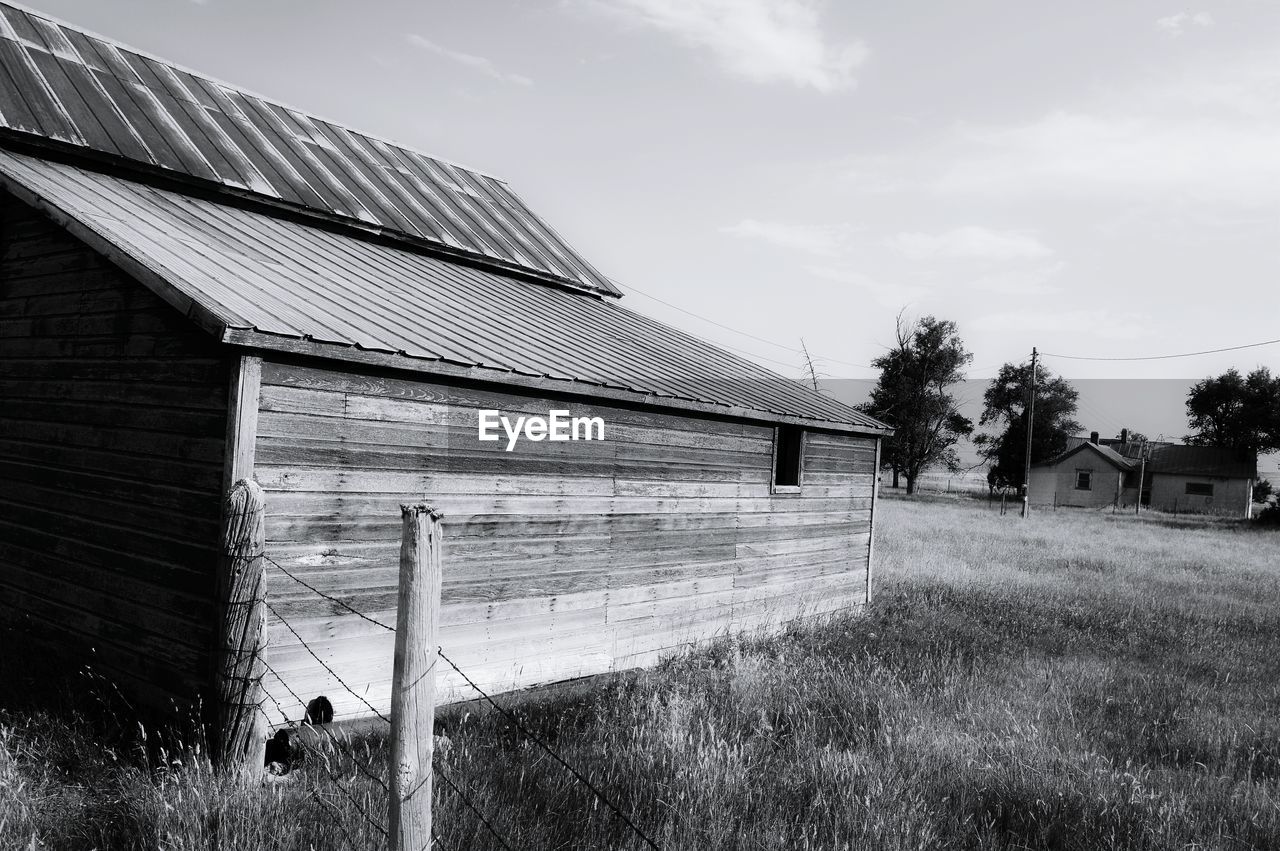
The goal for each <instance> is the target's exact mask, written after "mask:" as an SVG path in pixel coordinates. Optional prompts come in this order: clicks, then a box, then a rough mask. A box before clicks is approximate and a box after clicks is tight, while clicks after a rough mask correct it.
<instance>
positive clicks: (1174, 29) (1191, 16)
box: [1156, 12, 1213, 38]
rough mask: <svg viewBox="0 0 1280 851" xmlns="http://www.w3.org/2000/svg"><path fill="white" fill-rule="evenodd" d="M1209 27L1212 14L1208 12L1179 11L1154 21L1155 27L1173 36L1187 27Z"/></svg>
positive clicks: (1180, 33)
mask: <svg viewBox="0 0 1280 851" xmlns="http://www.w3.org/2000/svg"><path fill="white" fill-rule="evenodd" d="M1191 26H1195V27H1211V26H1213V15H1210V14H1209V13H1208V12H1179V13H1178V14H1176V15H1169V16H1168V17H1167V18H1160V19H1159V20H1157V21H1156V28H1157V29H1159V30H1161V31H1163V32H1166V33H1168V34H1169V35H1171V36H1174V37H1175V38H1176V37H1177V36H1180V35H1182V33H1183V31H1184V30H1186V28H1187V27H1191Z"/></svg>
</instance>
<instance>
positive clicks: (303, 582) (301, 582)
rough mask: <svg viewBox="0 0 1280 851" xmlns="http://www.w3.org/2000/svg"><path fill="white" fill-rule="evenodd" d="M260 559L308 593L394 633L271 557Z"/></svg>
mask: <svg viewBox="0 0 1280 851" xmlns="http://www.w3.org/2000/svg"><path fill="white" fill-rule="evenodd" d="M262 557H263V558H264V559H266V561H267V563H268V564H271V565H274V566H275V567H277V568H278V569H279V570H280V572H281V573H283V574H284V575H285V576H287V577H289V578H290V579H292V580H293V581H294V582H296V583H298V584H299V585H301V586H302V587H303V588H306V589H307V590H308V591H310V592H311V593H312V594H315V595H316V596H318V597H323V598H324V599H326V600H328V601H329V602H331V603H337V604H338V605H339V606H341V607H342V608H344V609H346V610H347V611H348V612H351V614H353V615H355V616H356V617H358V618H361V619H363V620H366V621H368V622H369V623H371V624H373V625H374V626H377V627H381V628H383V629H385V630H386V631H387V632H395V631H396V628H395V627H394V626H387V625H386V624H385V623H383V622H382V621H380V620H377V619H376V618H371V617H369V616H368V615H366V614H365V613H364V612H362V611H360V610H359V609H356V608H354V607H352V605H351V604H350V603H348V602H346V601H345V600H341V599H339V598H337V597H334V596H333V595H332V594H326V593H324V592H323V591H321V590H320V589H319V588H316V587H315V586H314V585H311V584H309V583H308V582H307V581H306V580H305V579H302V578H300V577H298V576H295V575H294V574H293V572H292V571H290V570H289V569H288V568H286V567H285V566H284V565H282V564H280V562H278V561H276V560H275V559H273V558H271V556H268V555H265V554H264V555H263V556H262Z"/></svg>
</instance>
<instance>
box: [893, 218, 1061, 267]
mask: <svg viewBox="0 0 1280 851" xmlns="http://www.w3.org/2000/svg"><path fill="white" fill-rule="evenodd" d="M889 247H890V248H892V249H893V250H894V251H896V252H898V253H899V254H901V255H903V256H904V257H907V258H909V259H911V260H931V259H934V258H939V259H974V260H1041V259H1044V258H1046V257H1050V256H1052V255H1053V250H1052V249H1050V248H1049V247H1048V246H1046V245H1045V244H1044V243H1042V242H1041V241H1040V240H1039V239H1037V238H1036V237H1035V236H1033V235H1031V234H1028V233H1024V232H1022V231H998V230H990V229H988V228H983V227H975V226H967V227H960V228H956V229H954V230H949V231H946V232H945V233H939V234H928V233H900V234H897V235H896V236H893V237H891V238H890V239H889Z"/></svg>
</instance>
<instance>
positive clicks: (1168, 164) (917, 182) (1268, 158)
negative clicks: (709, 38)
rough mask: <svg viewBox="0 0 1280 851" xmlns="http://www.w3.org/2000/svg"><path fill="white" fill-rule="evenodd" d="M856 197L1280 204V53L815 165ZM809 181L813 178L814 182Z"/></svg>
mask: <svg viewBox="0 0 1280 851" xmlns="http://www.w3.org/2000/svg"><path fill="white" fill-rule="evenodd" d="M833 170H834V171H836V172H837V173H839V174H840V175H841V177H842V180H843V182H844V183H845V185H846V187H848V188H850V189H853V190H855V191H856V192H857V193H858V194H859V195H863V196H865V195H868V194H871V193H875V194H877V195H879V196H885V195H921V196H924V197H925V199H926V202H927V199H928V198H929V196H931V195H946V196H949V198H950V199H954V198H960V199H963V202H964V203H966V204H974V203H981V202H983V201H985V200H988V199H996V200H1000V201H1027V200H1030V201H1036V202H1040V203H1051V202H1052V203H1058V202H1061V201H1087V202H1103V203H1106V204H1114V203H1123V204H1126V205H1132V204H1133V203H1135V202H1141V203H1147V204H1151V205H1168V204H1170V203H1175V202H1177V203H1186V204H1192V205H1205V204H1217V205H1219V206H1221V207H1233V208H1236V209H1238V210H1239V209H1254V210H1256V209H1262V208H1274V207H1275V205H1277V204H1280V51H1277V50H1267V51H1262V50H1259V51H1257V52H1251V53H1243V54H1239V55H1236V56H1233V57H1231V58H1228V59H1224V58H1221V57H1215V58H1214V59H1213V60H1212V61H1208V60H1206V61H1188V62H1187V63H1186V64H1185V65H1182V66H1179V68H1177V69H1175V70H1172V71H1167V72H1164V73H1161V74H1159V75H1151V76H1147V77H1145V78H1143V79H1141V80H1139V81H1136V82H1134V83H1132V84H1129V85H1125V86H1115V87H1112V88H1110V89H1107V90H1105V91H1101V92H1099V93H1098V94H1097V95H1096V96H1095V97H1094V98H1092V99H1091V100H1090V101H1088V102H1083V103H1078V104H1075V105H1072V106H1069V107H1060V108H1057V109H1052V110H1048V111H1045V112H1042V113H1040V114H1038V115H1032V116H1030V117H1024V118H1021V119H1015V120H1010V121H1007V122H1003V123H993V124H982V125H976V124H965V123H958V124H954V125H952V126H950V127H945V128H942V129H941V130H939V131H938V132H936V133H933V134H932V136H931V137H929V138H924V137H922V139H921V141H920V142H919V143H917V144H915V145H910V146H903V148H902V149H901V150H899V151H896V152H893V153H890V154H883V153H881V154H874V155H866V156H861V155H855V156H850V157H846V158H844V159H843V160H841V161H838V162H836V163H830V162H825V163H821V164H820V166H818V167H815V168H814V170H813V173H814V174H815V175H820V176H821V178H822V179H826V180H829V175H830V173H831V172H832V171H833ZM815 179H817V178H815Z"/></svg>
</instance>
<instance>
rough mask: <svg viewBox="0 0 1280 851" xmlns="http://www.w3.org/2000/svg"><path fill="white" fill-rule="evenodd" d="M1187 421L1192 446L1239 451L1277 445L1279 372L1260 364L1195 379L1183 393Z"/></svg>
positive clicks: (1270, 449)
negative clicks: (1249, 369) (1247, 370)
mask: <svg viewBox="0 0 1280 851" xmlns="http://www.w3.org/2000/svg"><path fill="white" fill-rule="evenodd" d="M1187 421H1188V423H1189V424H1190V426H1191V428H1192V429H1194V431H1195V433H1194V434H1189V435H1187V437H1186V441H1187V443H1190V444H1192V445H1195V446H1225V447H1227V448H1229V449H1236V450H1239V451H1242V452H1259V453H1264V452H1274V451H1275V450H1277V449H1280V375H1278V376H1274V377H1273V376H1272V375H1271V370H1269V369H1268V368H1267V367H1265V366H1262V367H1258V368H1257V369H1255V370H1254V371H1253V372H1251V373H1249V374H1248V375H1247V376H1246V375H1241V374H1240V371H1239V370H1237V369H1229V370H1227V371H1226V372H1224V373H1223V374H1222V375H1219V376H1217V377H1216V378H1206V379H1204V380H1203V381H1197V382H1196V383H1195V384H1193V385H1192V386H1191V390H1190V391H1189V392H1188V393H1187Z"/></svg>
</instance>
